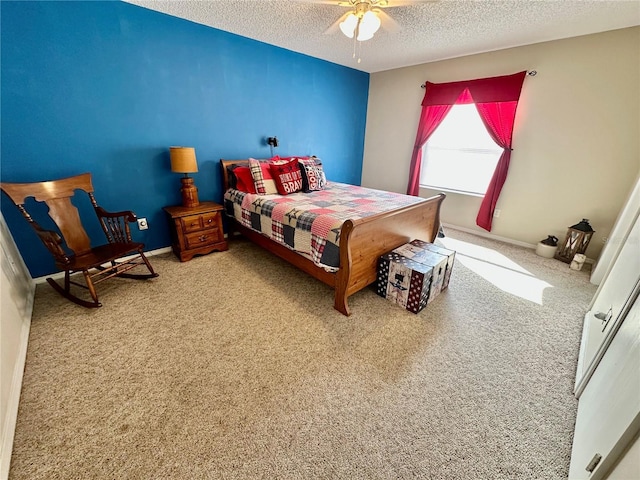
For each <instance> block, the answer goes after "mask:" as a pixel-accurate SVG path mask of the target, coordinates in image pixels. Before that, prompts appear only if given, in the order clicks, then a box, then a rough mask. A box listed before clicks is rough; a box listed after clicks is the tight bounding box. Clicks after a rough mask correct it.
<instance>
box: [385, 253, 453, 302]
mask: <svg viewBox="0 0 640 480" xmlns="http://www.w3.org/2000/svg"><path fill="white" fill-rule="evenodd" d="M454 258H455V252H454V251H453V250H448V249H446V248H442V247H439V246H437V245H433V244H432V243H428V242H425V241H422V240H413V241H411V242H410V243H407V244H405V245H402V246H401V247H398V248H396V249H395V250H393V251H392V252H390V253H388V254H386V255H383V256H381V257H380V260H379V261H378V282H377V289H376V290H377V293H378V295H380V296H382V297H385V298H387V299H389V300H391V301H392V302H394V303H397V304H399V305H401V306H402V307H404V308H406V309H407V310H409V311H411V312H413V313H418V312H420V311H421V310H422V309H423V308H424V307H426V306H427V304H428V303H431V302H432V301H433V299H434V298H435V297H436V296H437V295H438V294H439V293H440V292H441V291H442V290H444V289H445V288H447V287H448V286H449V279H450V278H451V271H452V269H453V262H454Z"/></svg>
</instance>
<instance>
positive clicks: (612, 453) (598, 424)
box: [569, 300, 640, 480]
mask: <svg viewBox="0 0 640 480" xmlns="http://www.w3.org/2000/svg"><path fill="white" fill-rule="evenodd" d="M639 365H640V300H636V301H635V302H634V304H633V306H632V307H631V310H630V311H629V312H628V314H627V315H626V317H625V318H624V319H623V321H622V323H621V325H620V329H619V330H618V332H617V333H616V335H615V337H614V338H613V340H612V341H611V344H610V345H609V348H608V349H607V351H606V353H605V354H604V356H603V357H602V360H601V361H600V363H599V365H598V367H597V368H596V370H595V372H594V373H593V375H592V377H591V379H590V380H589V383H588V384H587V386H586V387H585V389H584V391H583V392H582V395H581V396H580V402H579V403H578V414H577V417H576V429H575V433H574V438H573V449H572V451H571V465H570V468H569V479H571V480H579V479H589V480H600V479H602V478H605V476H606V475H607V474H608V472H609V470H610V469H611V467H612V466H613V465H614V464H615V462H616V460H617V459H618V457H619V456H620V455H621V454H622V453H623V452H624V450H625V448H626V447H627V445H629V444H630V442H631V441H632V440H633V439H634V437H635V434H636V433H637V432H638V430H640V374H639V371H638V366H639ZM632 461H634V462H635V465H634V468H636V470H637V472H638V474H639V475H640V461H639V460H638V459H635V460H634V459H632ZM634 478H636V477H634Z"/></svg>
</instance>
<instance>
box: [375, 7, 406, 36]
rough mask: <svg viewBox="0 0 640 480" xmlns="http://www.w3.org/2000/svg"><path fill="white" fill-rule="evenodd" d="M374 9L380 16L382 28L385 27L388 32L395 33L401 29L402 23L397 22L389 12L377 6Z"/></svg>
mask: <svg viewBox="0 0 640 480" xmlns="http://www.w3.org/2000/svg"><path fill="white" fill-rule="evenodd" d="M374 11H375V12H376V15H378V17H380V23H381V24H382V28H384V29H385V30H386V31H387V32H390V33H395V32H399V31H400V25H399V24H398V22H396V21H395V20H394V19H393V18H391V16H390V15H389V14H388V13H387V12H383V11H382V10H380V9H379V8H375V9H374Z"/></svg>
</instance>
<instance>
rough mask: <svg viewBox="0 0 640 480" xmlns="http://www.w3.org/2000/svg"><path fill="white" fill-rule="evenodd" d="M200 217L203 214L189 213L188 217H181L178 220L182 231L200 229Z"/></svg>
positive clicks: (187, 231)
mask: <svg viewBox="0 0 640 480" xmlns="http://www.w3.org/2000/svg"><path fill="white" fill-rule="evenodd" d="M202 217H203V215H189V216H188V217H183V218H181V219H180V221H181V222H182V231H183V232H184V233H189V232H197V231H198V230H202V228H203V223H202Z"/></svg>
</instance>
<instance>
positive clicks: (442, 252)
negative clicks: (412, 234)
mask: <svg viewBox="0 0 640 480" xmlns="http://www.w3.org/2000/svg"><path fill="white" fill-rule="evenodd" d="M410 243H411V245H415V246H417V247H420V248H424V249H426V250H429V251H431V252H435V253H439V254H440V255H444V256H446V257H447V269H446V271H445V272H444V279H443V280H442V290H444V289H445V288H447V287H448V286H449V279H450V278H451V271H452V270H453V262H454V260H455V258H456V252H455V251H453V250H449V249H448V248H443V247H440V246H438V245H434V244H433V243H429V242H425V241H423V240H413V241H411V242H410Z"/></svg>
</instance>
